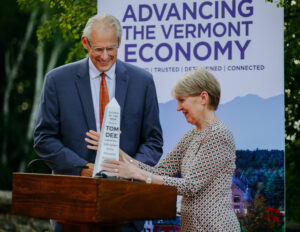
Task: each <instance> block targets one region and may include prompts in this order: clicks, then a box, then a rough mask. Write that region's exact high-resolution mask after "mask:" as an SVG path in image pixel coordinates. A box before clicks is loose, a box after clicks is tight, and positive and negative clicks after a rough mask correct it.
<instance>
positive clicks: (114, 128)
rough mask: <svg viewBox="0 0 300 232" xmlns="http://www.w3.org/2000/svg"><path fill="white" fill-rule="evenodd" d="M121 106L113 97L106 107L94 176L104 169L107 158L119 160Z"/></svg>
mask: <svg viewBox="0 0 300 232" xmlns="http://www.w3.org/2000/svg"><path fill="white" fill-rule="evenodd" d="M119 146H120V106H119V104H118V102H117V101H116V99H115V98H113V99H112V100H111V101H110V102H109V103H108V104H107V105H106V107H105V112H104V118H103V122H102V128H101V132H100V140H99V146H98V150H97V155H96V161H95V166H94V171H93V177H94V176H95V175H96V174H97V173H99V172H100V171H101V170H102V167H101V164H102V163H103V162H104V160H105V159H113V160H119Z"/></svg>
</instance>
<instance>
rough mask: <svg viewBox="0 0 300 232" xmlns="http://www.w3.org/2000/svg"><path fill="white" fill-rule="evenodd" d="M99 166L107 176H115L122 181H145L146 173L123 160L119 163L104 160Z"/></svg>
mask: <svg viewBox="0 0 300 232" xmlns="http://www.w3.org/2000/svg"><path fill="white" fill-rule="evenodd" d="M104 161H105V163H103V164H102V165H101V166H102V168H103V170H104V171H107V172H109V173H108V175H109V176H117V177H120V178H124V179H137V180H141V181H145V179H146V178H147V173H146V172H145V171H144V170H142V169H140V168H139V167H137V166H135V165H134V164H132V163H130V162H129V161H127V159H125V158H121V160H120V161H118V160H112V159H106V160H104Z"/></svg>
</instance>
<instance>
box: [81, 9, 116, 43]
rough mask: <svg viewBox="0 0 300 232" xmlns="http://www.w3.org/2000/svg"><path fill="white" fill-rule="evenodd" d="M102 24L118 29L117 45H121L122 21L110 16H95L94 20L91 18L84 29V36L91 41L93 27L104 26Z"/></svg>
mask: <svg viewBox="0 0 300 232" xmlns="http://www.w3.org/2000/svg"><path fill="white" fill-rule="evenodd" d="M102 23H103V24H105V25H107V26H112V27H114V28H115V29H116V32H117V43H118V45H119V43H120V40H121V37H122V27H121V24H120V21H119V20H118V19H117V18H116V17H114V16H112V15H109V14H102V15H95V16H93V17H92V18H90V19H89V20H88V21H87V23H86V25H85V27H84V29H83V33H82V35H83V36H84V37H86V38H88V39H90V35H91V32H92V29H93V26H97V25H98V24H102Z"/></svg>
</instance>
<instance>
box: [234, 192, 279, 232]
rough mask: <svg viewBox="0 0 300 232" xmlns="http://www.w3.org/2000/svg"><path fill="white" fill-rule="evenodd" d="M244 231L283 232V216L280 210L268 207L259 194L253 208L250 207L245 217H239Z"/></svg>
mask: <svg viewBox="0 0 300 232" xmlns="http://www.w3.org/2000/svg"><path fill="white" fill-rule="evenodd" d="M239 220H240V222H241V225H242V227H243V229H244V230H243V231H248V232H257V231H264V232H283V231H284V225H283V214H282V213H280V211H279V210H277V209H273V208H271V207H267V206H266V203H265V199H264V197H263V196H262V195H261V194H260V193H258V194H256V197H255V199H254V205H253V207H251V206H249V207H248V213H247V215H246V216H245V217H239Z"/></svg>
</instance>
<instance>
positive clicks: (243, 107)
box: [159, 94, 284, 154]
mask: <svg viewBox="0 0 300 232" xmlns="http://www.w3.org/2000/svg"><path fill="white" fill-rule="evenodd" d="M176 105H177V101H176V100H172V101H169V102H167V103H160V104H159V108H160V120H161V125H162V129H163V136H164V144H165V145H164V154H166V153H168V152H170V151H171V150H172V148H174V147H175V146H176V144H177V142H178V141H179V140H180V138H181V137H182V136H183V135H184V134H185V133H186V132H187V131H188V130H190V129H192V128H194V126H193V125H191V124H189V123H187V122H186V119H185V117H184V115H183V114H182V112H177V111H176ZM216 113H217V116H218V117H219V119H220V120H222V121H223V122H224V123H225V124H226V125H227V126H228V127H229V128H230V130H231V131H232V133H233V135H234V138H235V142H236V149H238V150H255V149H267V150H284V96H283V94H281V95H278V96H274V97H270V98H266V99H263V98H261V97H259V96H257V95H252V94H249V95H246V96H244V97H236V98H234V99H233V100H232V101H230V102H227V103H225V104H220V105H219V108H218V110H217V111H216Z"/></svg>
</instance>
